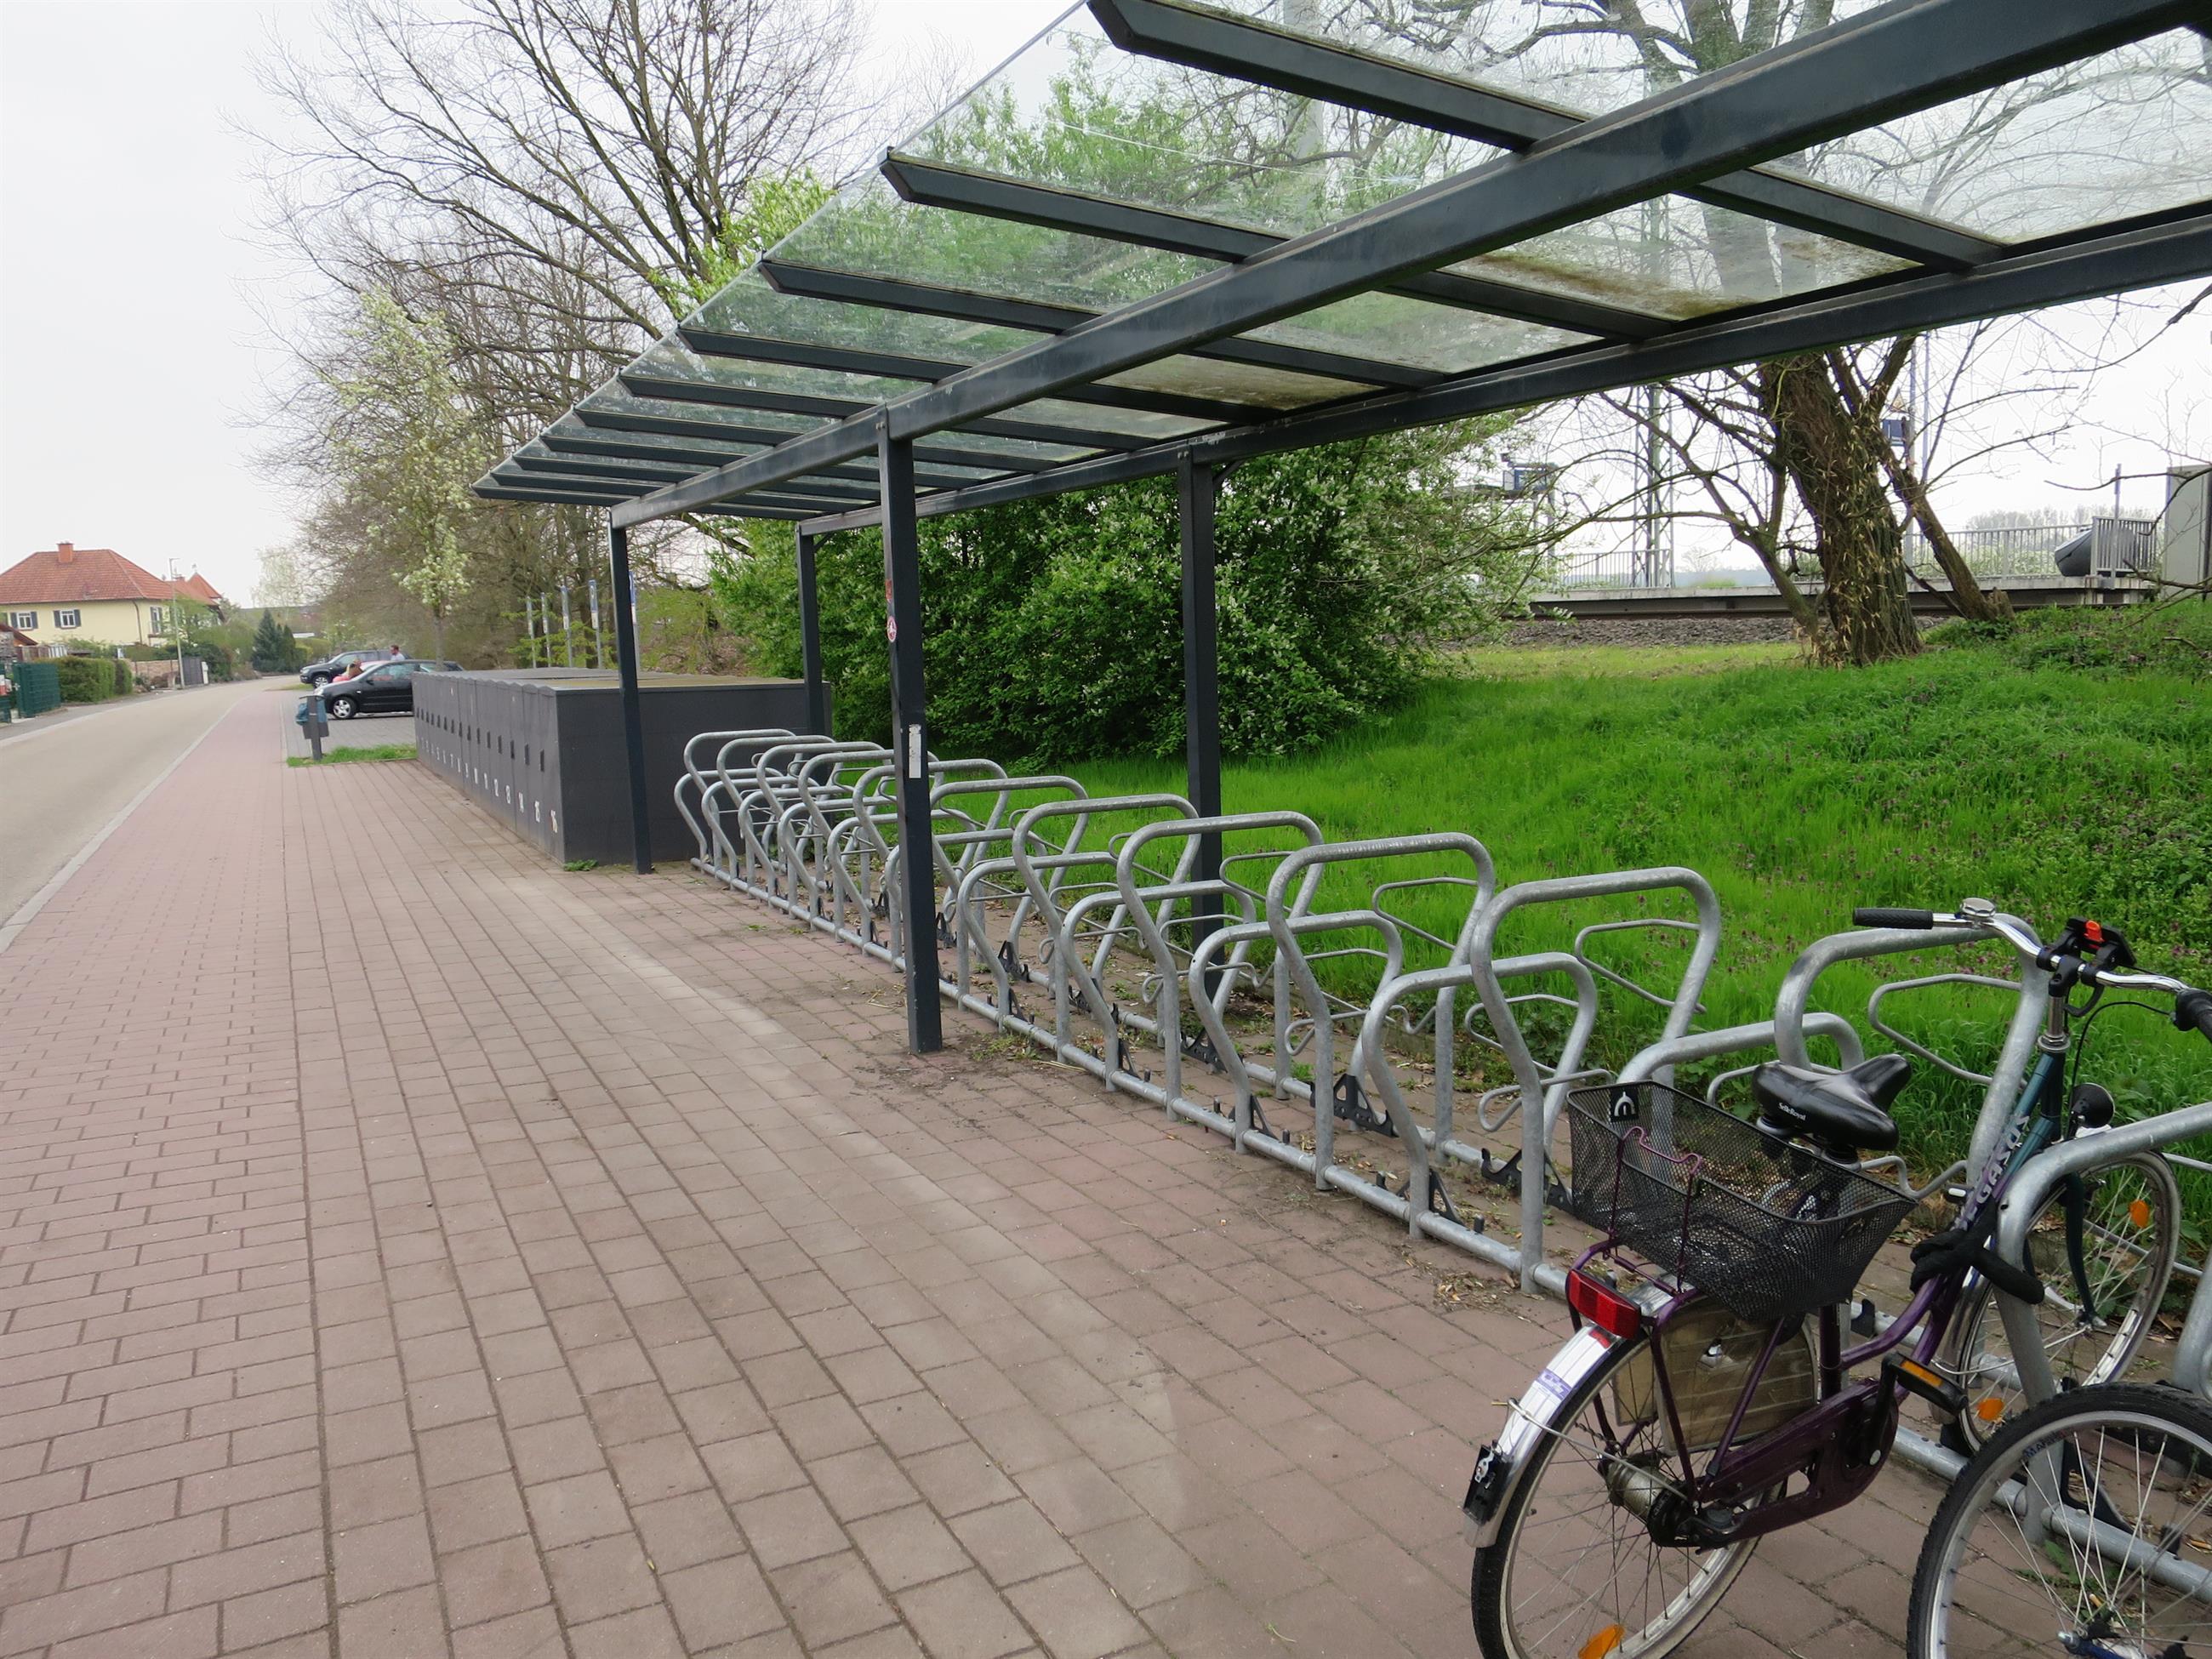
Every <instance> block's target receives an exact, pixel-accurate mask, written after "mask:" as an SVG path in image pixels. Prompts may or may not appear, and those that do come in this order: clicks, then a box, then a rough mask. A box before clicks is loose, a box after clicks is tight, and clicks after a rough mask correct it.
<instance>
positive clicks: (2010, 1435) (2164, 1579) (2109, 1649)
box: [1906, 1383, 2212, 1659]
mask: <svg viewBox="0 0 2212 1659" xmlns="http://www.w3.org/2000/svg"><path fill="white" fill-rule="evenodd" d="M2208 1505H2212V1407H2208V1406H2207V1405H2206V1403H2205V1401H2203V1400H2202V1399H2201V1398H2199V1397H2197V1396H2196V1395H2187V1394H2183V1393H2181V1392H2179V1390H2177V1389H2158V1388H2141V1387H2136V1386H2132V1385H2129V1384H2121V1383H2116V1384H2112V1385H2108V1386H2106V1387H2103V1388H2095V1389H2080V1390H2077V1391H2075V1392H2074V1393H2071V1394H2063V1395H2057V1396H2056V1397H2055V1398H2053V1399H2050V1400H2046V1401H2044V1402H2043V1403H2042V1404H2040V1405H2038V1406H2032V1407H2028V1408H2027V1409H2026V1410H2025V1411H2022V1412H2021V1413H2020V1414H2019V1415H2018V1416H2016V1417H2015V1418H2014V1419H2012V1420H2011V1421H2010V1422H2008V1423H2007V1424H2006V1425H2004V1426H2003V1428H2002V1429H2001V1430H2000V1431H1998V1432H1997V1433H1996V1435H1995V1436H1994V1437H1992V1438H1991V1439H1990V1443H1988V1444H1987V1445H1986V1446H1984V1447H1983V1448H1982V1449H1981V1450H1980V1451H1979V1452H1978V1453H1977V1454H1976V1455H1975V1456H1974V1458H1973V1460H1972V1462H1969V1463H1968V1464H1967V1465H1966V1469H1965V1471H1964V1472H1963V1473H1962V1474H1960V1477H1959V1479H1958V1480H1956V1481H1954V1483H1953V1484H1952V1487H1951V1492H1950V1495H1949V1496H1948V1497H1947V1498H1945V1499H1944V1500H1943V1506H1942V1508H1941V1509H1940V1510H1937V1511H1936V1522H1935V1525H1934V1526H1933V1527H1932V1528H1929V1534H1928V1541H1927V1542H1926V1543H1925V1544H1924V1545H1923V1546H1922V1547H1921V1551H1920V1562H1919V1565H1918V1567H1917V1569H1916V1570H1915V1571H1914V1573H1913V1576H1912V1601H1911V1609H1910V1612H1909V1613H1908V1617H1907V1641H1906V1651H1907V1653H1908V1654H1909V1656H1910V1659H1984V1656H1988V1659H1995V1656H1998V1655H2027V1654H2084V1655H2090V1656H2096V1659H2160V1656H2165V1655H2169V1654H2201V1653H2206V1652H2212V1516H2209V1515H2208V1513H2207V1510H2208Z"/></svg>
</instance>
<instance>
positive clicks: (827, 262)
mask: <svg viewBox="0 0 2212 1659" xmlns="http://www.w3.org/2000/svg"><path fill="white" fill-rule="evenodd" d="M769 258H772V259H782V260H787V261H788V262H789V263H791V264H802V265H818V266H821V267H823V268H824V269H827V270H847V271H854V272H857V273H859V274H860V275H863V276H891V277H896V278H899V279H901V280H902V281H906V282H915V283H936V284H939V285H940V286H942V287H945V288H958V289H969V290H970V291H972V292H975V293H982V294H995V295H1005V296H1006V297H1008V298H1012V299H1018V300H1031V301H1038V302H1039V303H1042V304H1046V305H1062V306H1078V307H1083V308H1084V309H1085V310H1093V311H1103V310H1109V309H1111V308H1113V307H1116V306H1121V305H1126V304H1127V303H1128V302H1129V301H1132V300H1144V299H1149V298H1151V297H1152V295H1155V294H1158V293H1162V292H1164V290H1166V289H1170V288H1173V287H1175V286H1176V284H1177V283H1185V282H1188V281H1189V280H1190V279H1191V278H1192V277H1194V276H1204V275H1205V274H1206V272H1207V271H1209V270H1216V269H1218V264H1217V263H1216V262H1215V261H1213V260H1211V259H1195V258H1188V256H1186V255H1183V254H1180V253H1163V252H1159V251H1158V250H1157V249H1153V248H1144V247H1133V246H1130V245H1129V244H1127V243H1126V242H1109V241H1105V240H1101V239H1100V238H1098V237H1095V236H1078V235H1074V234H1071V233H1069V232H1066V231H1058V230H1044V229H1040V228H1038V227H1036V226H1035V225H1021V224H1015V223H1013V222H1011V221H1008V220H1003V219H987V218H983V217H981V216H978V215H975V214H972V213H950V212H946V211H945V210H941V209H938V208H927V207H916V206H915V205H914V204H911V203H908V202H902V201H901V200H899V198H898V197H896V195H894V194H893V193H892V191H891V187H890V185H888V184H886V183H885V182H884V179H883V178H882V176H881V175H880V174H878V173H866V174H864V175H862V176H861V177H860V178H858V179H854V180H853V182H852V183H850V184H848V185H846V186H845V187H844V188H843V189H842V190H840V191H838V192H837V194H836V196H834V197H831V198H830V199H829V201H828V202H825V203H824V204H823V205H822V206H821V207H820V208H819V209H817V210H816V212H815V214H814V216H812V217H811V218H810V219H808V220H807V222H805V224H803V225H801V226H799V228H798V229H796V230H794V231H793V232H792V233H791V234H790V235H788V236H787V237H785V238H784V239H783V240H782V241H781V242H779V243H777V244H776V246H775V247H773V248H771V249H770V250H769Z"/></svg>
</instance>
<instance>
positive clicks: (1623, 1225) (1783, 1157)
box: [1566, 1083, 1913, 1324]
mask: <svg viewBox="0 0 2212 1659" xmlns="http://www.w3.org/2000/svg"><path fill="white" fill-rule="evenodd" d="M1567 1107H1568V1115H1569V1122H1570V1127H1571V1135H1572V1152H1573V1158H1574V1164H1573V1168H1572V1170H1571V1180H1572V1182H1573V1185H1572V1187H1571V1189H1570V1191H1569V1192H1568V1194H1567V1203H1566V1208H1567V1211H1568V1212H1569V1213H1570V1214H1571V1215H1573V1216H1574V1217H1575V1218H1577V1219H1578V1220H1581V1221H1585V1222H1588V1223H1589V1225H1591V1226H1593V1227H1598V1228H1602V1229H1603V1230H1604V1231H1607V1233H1610V1234H1611V1235H1612V1236H1613V1238H1614V1239H1615V1240H1616V1241H1617V1242H1618V1243H1622V1244H1625V1245H1626V1246H1627V1247H1628V1248H1629V1249H1632V1250H1633V1251H1635V1252H1636V1253H1637V1254H1638V1255H1641V1256H1643V1257H1644V1259H1645V1260H1647V1261H1650V1263H1651V1264H1652V1265H1653V1266H1654V1267H1660V1268H1662V1269H1664V1270H1667V1271H1668V1272H1669V1273H1672V1275H1673V1277H1674V1281H1675V1283H1676V1285H1679V1286H1681V1287H1683V1288H1688V1287H1690V1286H1695V1287H1696V1288H1697V1289H1699V1290H1700V1291H1705V1292H1706V1293H1707V1294H1708V1295H1711V1296H1713V1297H1717V1298H1718V1299H1719V1300H1720V1301H1721V1302H1722V1303H1723V1304H1726V1306H1727V1307H1728V1308H1729V1310H1731V1311H1733V1312H1735V1314H1737V1315H1739V1316H1741V1317H1742V1318H1745V1319H1747V1320H1751V1321H1753V1322H1758V1323H1760V1324H1768V1323H1771V1322H1774V1321H1776V1320H1780V1319H1793V1318H1796V1317H1799V1316H1802V1315H1804V1314H1807V1313H1809V1312H1811V1311H1812V1310H1814V1309H1815V1308H1820V1307H1826V1306H1828V1305H1829V1304H1833V1303H1839V1302H1844V1301H1847V1300H1849V1299H1850V1293H1851V1288H1852V1286H1854V1285H1857V1283H1858V1279H1859V1275H1860V1274H1861V1273H1864V1272H1865V1271H1866V1268H1867V1264H1868V1263H1869V1262H1870V1261H1873V1260H1874V1257H1875V1252H1876V1251H1877V1250H1879V1249H1881V1246H1882V1241H1883V1240H1885V1239H1887V1237H1889V1236H1890V1234H1891V1233H1892V1232H1893V1231H1895V1230H1896V1227H1897V1225H1898V1224H1899V1222H1900V1221H1902V1220H1904V1219H1905V1216H1906V1214H1907V1213H1909V1212H1911V1209H1912V1206H1913V1199H1912V1197H1911V1194H1908V1193H1902V1192H1899V1190H1898V1189H1897V1188H1894V1187H1892V1186H1889V1185H1887V1183H1886V1182H1880V1181H1875V1180H1874V1179H1872V1178H1871V1177H1869V1176H1864V1175H1862V1174H1861V1173H1859V1171H1858V1170H1856V1169H1854V1168H1852V1167H1851V1166H1850V1165H1848V1164H1838V1163H1837V1162H1835V1161H1834V1160H1832V1159H1831V1158H1825V1157H1823V1156H1821V1155H1820V1153H1818V1152H1814V1151H1813V1150H1812V1149H1811V1148H1810V1147H1808V1146H1800V1145H1798V1144H1796V1143H1795V1142H1791V1141H1785V1140H1783V1139H1779V1138H1778V1137H1775V1136H1771V1135H1768V1134H1765V1133H1762V1132H1761V1131H1760V1130H1759V1128H1757V1127H1755V1126H1754V1125H1753V1124H1751V1123H1748V1122H1746V1121H1744V1120H1743V1119H1742V1118H1740V1117H1737V1116H1735V1115H1734V1114H1733V1113H1729V1112H1726V1111H1723V1110H1722V1109H1720V1108H1718V1107H1717V1106H1712V1105H1709V1104H1707V1103H1705V1101H1702V1100H1700V1099H1699V1098H1698V1097H1695V1096H1694V1095H1686V1094H1682V1093H1680V1092H1678V1091H1675V1090H1673V1089H1668V1088H1666V1087H1664V1086H1662V1085H1659V1084H1656V1083H1632V1084H1612V1085H1604V1086H1598V1087H1591V1088H1586V1089H1577V1090H1575V1091H1573V1092H1572V1093H1571V1094H1570V1095H1569V1096H1568V1097H1567Z"/></svg>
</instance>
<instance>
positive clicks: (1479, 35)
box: [1190, 0, 2212, 293]
mask: <svg viewBox="0 0 2212 1659" xmlns="http://www.w3.org/2000/svg"><path fill="white" fill-rule="evenodd" d="M1190 3H1193V4H1195V5H1199V6H1200V7H1204V8H1207V9H1212V10H1217V11H1221V12H1225V13H1228V14H1231V15H1236V16H1240V17H1247V18H1252V19H1255V20H1257V21H1261V22H1265V23H1268V24H1271V25H1273V27H1277V28H1281V29H1284V30H1286V31H1288V32H1290V33H1294V34H1304V35H1306V36H1309V37H1310V38H1313V39H1316V40H1323V41H1326V42H1328V43H1329V44H1331V45H1334V46H1349V47H1352V48H1356V49H1358V50H1360V51H1363V52H1370V53H1372V54H1374V55H1376V56H1377V57H1382V58H1394V59H1395V60H1397V61H1399V62H1401V63H1405V64H1411V65H1413V67H1415V68H1418V69H1423V70H1429V71H1431V73H1436V74H1441V75H1449V76H1454V77H1455V78H1457V79H1460V80H1463V81H1468V82H1474V84H1477V85H1480V86H1482V87H1486V88H1490V89H1491V90H1493V91H1496V92H1500V93H1504V94H1507V95H1508V96H1510V97H1514V98H1518V99H1521V100H1524V101H1526V102H1528V103H1533V104H1539V105H1541V106H1545V107H1547V108H1549V109H1553V110H1556V111H1559V112H1565V113H1568V114H1574V115H1586V114H1602V113H1604V112H1607V111H1611V110H1615V109H1620V108H1622V107H1624V106H1627V105H1629V104H1632V103H1634V102H1636V101H1637V100H1639V99H1642V98H1645V97H1649V96H1650V95H1651V94H1654V93H1657V92H1662V91H1664V90H1666V89H1667V88H1669V87H1673V86H1677V85H1680V84H1681V83H1682V82H1686V81H1689V80H1694V79H1695V78H1696V77H1697V76H1700V75H1703V74H1705V73H1707V72H1709V71H1711V70H1715V69H1720V68H1725V67H1727V66H1728V65H1729V64H1735V63H1736V62H1738V61H1740V60H1741V59H1742V58H1747V57H1749V56H1751V55H1752V54H1753V53H1754V52H1761V51H1764V50H1765V49H1766V48H1768V47H1770V46H1777V45H1784V44H1787V43H1788V42H1789V41H1790V40H1795V39H1796V38H1797V36H1799V35H1800V34H1802V33H1808V32H1809V31H1810V30H1811V29H1813V28H1814V27H1820V26H1821V25H1824V24H1826V23H1829V22H1832V21H1842V20H1844V19H1845V18H1849V17H1852V16H1855V15H1857V14H1859V13H1861V12H1864V11H1869V10H1871V9H1873V8H1874V7H1875V5H1876V4H1877V3H1880V0H1721V3H1714V0H1642V3H1640V4H1639V5H1638V6H1637V7H1634V8H1629V7H1621V6H1609V5H1589V6H1583V5H1576V6H1565V5H1562V4H1560V3H1559V0H1190ZM2208 55H2212V48H2208V46H2207V45H2206V42H2205V39H2204V37H2203V36H2202V35H2200V34H2197V33H2194V32H2193V31H2191V30H2187V29H2177V30H2175V31H2173V32H2172V33H2167V34H2163V35H2159V36H2155V37H2154V38H2152V39H2150V40H2143V41H2139V42H2137V43H2136V44H2134V45H2132V46H2124V47H2121V48H2119V49H2118V50H2117V51H2113V52H2106V53H2104V54H2102V55H2101V56H2099V57H2095V58H2085V59H2083V60H2082V61H2081V62H2079V63H2075V64H2069V65H2067V66H2066V67H2064V68H2063V69H2057V70H2049V71H2046V72H2045V73H2044V74H2041V75H2036V76H2029V77H2027V78H2026V79H2023V80H2021V81H2016V82H2013V83H2011V84H2010V85H2008V86H2004V87H2000V88H1996V89H1994V90H1992V91H1990V92H1988V93H1985V94H1978V95H1976V96H1974V97H1971V98H1963V99H1959V100H1954V101H1953V102H1951V103H1948V104H1942V105H1938V106H1936V107H1935V108H1932V109H1929V110H1925V111H1923V112H1920V113H1918V114H1917V115H1912V116H1909V117H1905V118H1901V119H1899V120H1897V121H1893V122H1891V123H1888V124H1887V125H1883V126H1880V127H1873V128H1869V129H1867V130H1866V131H1862V132H1858V133H1854V134H1852V135H1850V137H1844V138H1841V139H1838V140H1836V141H1835V142H1833V143H1828V144H1824V145H1821V146H1820V147H1819V148H1818V149H1814V150H1811V151H1808V152H1806V153H1804V154H1801V155H1796V156H1791V157H1787V158H1782V159H1778V160H1777V161H1771V162H1769V163H1767V164H1766V167H1765V170H1766V171H1769V172H1773V173H1795V174H1796V175H1798V176H1799V177H1802V178H1806V179H1812V180H1814V182H1816V183H1818V184H1820V185H1825V186H1826V187H1827V188H1829V189H1832V190H1839V191H1849V192H1852V193H1855V194H1857V195H1861V196H1864V197H1869V199H1872V200H1875V201H1879V202H1881V203H1883V204H1887V205H1889V206H1892V207H1896V208H1900V209H1903V210H1907V211H1909V212H1914V213H1918V214H1921V215H1923V216H1927V217H1929V218H1934V219H1940V220H1944V221H1948V222H1951V223H1954V224H1956V225H1960V226H1962V227H1965V228H1968V229H1972V230H1975V231H1978V232H1980V233H1982V234H1984V235H1989V236H1992V237H1996V238H1998V239H2000V240H2028V239H2032V238H2035V237H2039V236H2045V235H2053V234H2057V233H2059V232H2061V231H2065V230H2074V229H2079V228H2083V227H2086V226H2089V225H2094V224H2099V223H2106V222H2112V221H2115V220H2119V219H2124V218H2130V217H2132V216H2136V215H2138V214H2144V213H2153V212H2156V211H2159V210H2162V209H2166V208H2170V207H2175V206H2179V205H2183V204H2188V203H2191V202H2195V201H2197V200H2200V199H2203V197H2206V195H2207V194H2208V189H2207V183H2206V172H2205V167H2204V164H2203V157H2204V156H2205V155H2207V154H2208V153H2212V73H2208ZM1824 252H1825V251H1824ZM1791 257H1792V258H1794V259H1797V260H1802V259H1803V258H1805V255H1804V253H1803V252H1802V250H1801V251H1797V252H1794V253H1793V254H1792V255H1791ZM1814 264H1815V265H1818V264H1826V258H1821V259H1818V260H1815V261H1814ZM1839 280H1848V279H1839ZM1777 291H1778V292H1782V293H1790V292H1796V291H1797V290H1796V289H1794V288H1788V287H1785V288H1782V289H1778V290H1777Z"/></svg>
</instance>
